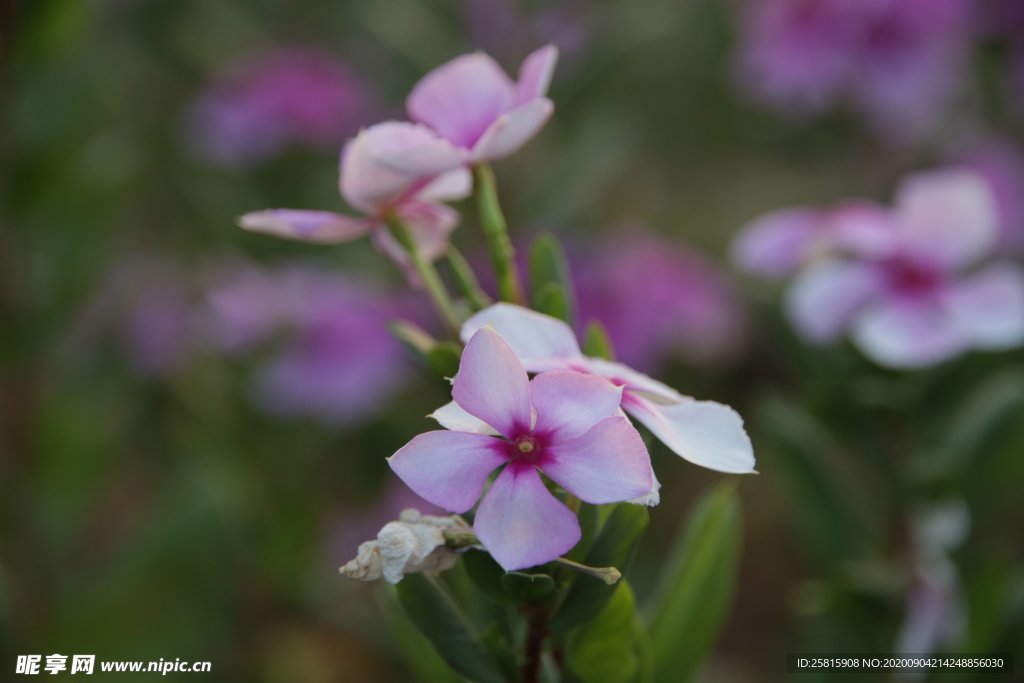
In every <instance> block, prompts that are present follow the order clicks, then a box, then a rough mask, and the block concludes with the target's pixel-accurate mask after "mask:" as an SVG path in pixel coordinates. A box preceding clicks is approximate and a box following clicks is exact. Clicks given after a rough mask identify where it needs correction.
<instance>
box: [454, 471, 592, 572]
mask: <svg viewBox="0 0 1024 683" xmlns="http://www.w3.org/2000/svg"><path fill="white" fill-rule="evenodd" d="M473 529H474V530H475V531H476V535H477V538H479V539H480V541H481V542H482V543H483V544H484V547H485V548H487V551H488V552H489V553H491V556H492V557H493V558H494V560H495V561H496V562H497V563H498V564H500V565H501V566H502V568H503V569H505V570H506V571H514V570H516V569H525V568H526V567H534V566H536V565H538V564H544V563H545V562H550V561H551V560H554V559H556V558H558V557H560V556H562V555H564V554H565V553H567V552H569V550H571V549H572V547H573V546H575V545H576V544H577V543H579V540H580V536H581V533H580V524H579V522H578V521H577V520H576V515H574V514H573V513H572V511H571V510H569V508H567V507H565V506H564V505H562V503H560V502H559V501H558V499H556V498H555V497H554V496H553V495H551V492H550V491H548V489H547V487H546V486H544V482H543V481H541V478H540V474H538V472H537V469H536V468H535V467H533V466H532V465H526V466H524V465H519V464H516V463H513V464H510V465H509V466H508V467H506V468H505V470H504V471H503V472H502V473H501V474H499V475H498V478H497V479H495V480H494V484H492V485H491V488H490V490H489V491H487V494H486V495H485V496H484V499H483V500H482V501H481V502H480V507H479V509H478V510H477V513H476V520H475V521H474V523H473Z"/></svg>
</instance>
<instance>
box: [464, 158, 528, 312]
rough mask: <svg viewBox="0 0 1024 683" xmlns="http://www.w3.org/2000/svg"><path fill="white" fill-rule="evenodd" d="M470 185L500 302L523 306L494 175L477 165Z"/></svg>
mask: <svg viewBox="0 0 1024 683" xmlns="http://www.w3.org/2000/svg"><path fill="white" fill-rule="evenodd" d="M473 181H474V184H475V186H476V196H477V203H478V205H479V208H480V225H481V227H483V230H484V237H486V238H487V250H488V251H489V252H490V255H491V261H492V262H493V263H494V272H495V274H496V275H497V277H498V292H499V293H500V295H501V298H502V300H503V301H510V302H512V303H515V304H522V303H523V301H524V298H523V287H522V285H521V284H520V283H519V273H518V271H517V270H516V263H515V253H516V252H515V249H513V247H512V242H511V241H510V240H509V238H508V226H507V225H506V223H505V215H504V214H503V213H502V212H501V204H500V203H499V202H498V188H497V185H496V183H495V180H494V171H492V170H491V167H490V166H488V165H487V164H477V165H476V166H474V167H473Z"/></svg>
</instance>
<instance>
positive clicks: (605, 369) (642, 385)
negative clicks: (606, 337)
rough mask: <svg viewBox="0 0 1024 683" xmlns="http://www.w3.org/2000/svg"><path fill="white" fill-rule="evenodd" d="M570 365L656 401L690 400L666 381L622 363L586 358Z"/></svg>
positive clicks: (674, 401) (676, 401) (677, 401)
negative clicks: (660, 380)
mask: <svg viewBox="0 0 1024 683" xmlns="http://www.w3.org/2000/svg"><path fill="white" fill-rule="evenodd" d="M570 365H571V367H573V368H574V369H578V370H580V371H582V372H592V373H594V374H595V375H600V376H601V377H606V378H607V379H609V380H610V381H611V382H612V384H618V385H620V386H623V387H625V390H626V391H627V392H630V393H633V394H639V395H641V396H643V397H644V398H646V399H648V400H650V401H654V402H655V403H679V402H680V401H687V400H690V399H689V398H688V397H686V396H683V395H682V394H680V393H679V392H678V391H676V390H675V389H673V388H672V387H670V386H669V385H667V384H665V383H664V382H659V381H658V380H656V379H654V378H653V377H648V376H647V375H645V374H644V373H642V372H637V371H636V370H634V369H633V368H631V367H629V366H628V365H624V364H622V363H616V362H614V361H609V360H604V359H602V358H585V359H583V360H582V361H578V362H575V363H571V364H570Z"/></svg>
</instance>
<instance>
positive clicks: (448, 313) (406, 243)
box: [384, 213, 462, 338]
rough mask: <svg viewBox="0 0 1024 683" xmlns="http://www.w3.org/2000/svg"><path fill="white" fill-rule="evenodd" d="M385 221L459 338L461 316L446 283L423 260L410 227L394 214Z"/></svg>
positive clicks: (431, 297)
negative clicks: (456, 309)
mask: <svg viewBox="0 0 1024 683" xmlns="http://www.w3.org/2000/svg"><path fill="white" fill-rule="evenodd" d="M384 220H385V222H386V223H387V226H388V230H390V231H391V234H392V235H393V236H394V238H395V239H396V240H397V241H398V243H399V244H401V245H402V248H403V249H405V251H406V253H407V254H409V260H410V261H411V262H412V265H413V268H415V269H416V273H417V274H418V275H419V276H420V279H421V280H423V286H424V288H425V289H426V290H427V296H429V297H430V300H431V301H432V302H433V303H434V307H435V308H436V309H437V312H438V314H439V315H440V316H441V319H442V320H443V321H444V323H445V325H447V326H448V329H449V330H451V332H452V334H454V335H455V337H456V338H458V336H459V328H460V327H461V326H462V321H461V320H459V316H458V314H457V313H456V312H455V305H454V304H453V303H452V300H451V297H450V296H449V295H448V290H447V289H445V286H444V283H443V282H442V281H441V276H440V275H438V274H437V269H436V268H434V264H433V263H431V262H429V261H428V260H427V259H425V258H423V255H422V254H421V253H420V250H419V248H418V247H417V246H416V241H415V240H414V239H413V237H412V233H411V232H410V231H409V227H408V226H407V225H406V224H405V223H404V222H403V221H402V219H401V218H399V217H398V216H396V215H395V214H394V213H389V214H388V215H387V216H385V218H384Z"/></svg>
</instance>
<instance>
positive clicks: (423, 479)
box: [388, 431, 505, 513]
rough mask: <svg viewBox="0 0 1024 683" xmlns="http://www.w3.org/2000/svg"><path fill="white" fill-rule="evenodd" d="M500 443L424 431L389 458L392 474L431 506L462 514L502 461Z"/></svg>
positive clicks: (491, 439)
mask: <svg viewBox="0 0 1024 683" xmlns="http://www.w3.org/2000/svg"><path fill="white" fill-rule="evenodd" d="M503 452H504V451H503V449H502V442H501V440H499V439H496V438H494V437H491V436H484V435H482V434H466V433H463V432H446V431H437V432H426V433H424V434H420V435H419V436H417V437H415V438H414V439H413V440H412V441H410V442H409V443H407V444H406V445H405V446H403V447H402V448H401V449H399V451H398V452H397V453H395V454H394V455H392V456H391V457H390V458H388V464H389V465H391V469H392V470H394V472H395V474H397V475H398V477H399V478H400V479H401V480H402V481H404V482H405V483H406V485H407V486H408V487H409V488H411V489H412V490H413V491H415V492H416V495H418V496H420V497H421V498H424V499H425V500H428V501H430V502H431V503H433V504H434V505H437V506H439V507H442V508H444V509H445V510H451V511H452V512H458V513H463V512H466V511H467V510H469V509H470V508H471V507H473V505H474V504H475V503H476V501H477V499H478V498H480V493H481V492H482V491H483V490H484V484H486V483H487V477H489V476H490V474H491V472H493V471H494V470H496V469H497V468H498V467H499V466H501V465H502V463H504V462H505V457H504V455H502V453H503Z"/></svg>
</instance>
